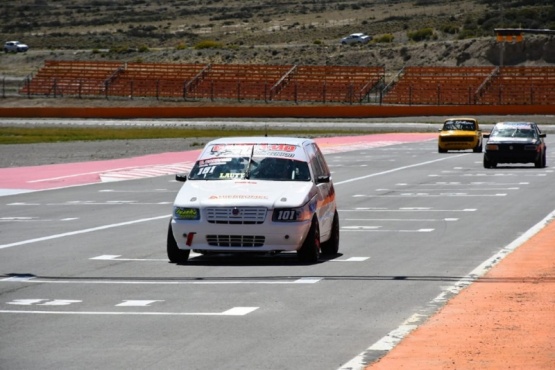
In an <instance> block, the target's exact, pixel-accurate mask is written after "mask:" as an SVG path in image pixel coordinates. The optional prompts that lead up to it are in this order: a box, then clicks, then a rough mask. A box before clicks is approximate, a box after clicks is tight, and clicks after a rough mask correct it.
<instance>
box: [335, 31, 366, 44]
mask: <svg viewBox="0 0 555 370" xmlns="http://www.w3.org/2000/svg"><path fill="white" fill-rule="evenodd" d="M370 40H372V37H371V36H368V35H365V34H364V33H351V34H350V35H349V36H347V37H343V38H342V39H341V44H342V45H350V44H367V43H369V42H370Z"/></svg>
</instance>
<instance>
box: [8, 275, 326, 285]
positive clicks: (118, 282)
mask: <svg viewBox="0 0 555 370" xmlns="http://www.w3.org/2000/svg"><path fill="white" fill-rule="evenodd" d="M322 280H323V278H321V277H303V278H300V279H295V280H272V279H268V280H263V279H259V280H247V278H245V280H233V279H229V280H226V279H225V278H222V280H215V279H212V280H197V278H193V279H191V280H164V279H162V278H161V279H160V280H110V279H99V280H90V279H82V280H80V279H79V278H75V279H72V280H62V279H60V280H52V279H40V278H35V277H32V276H31V277H29V276H21V277H18V276H12V277H8V278H4V279H0V283H14V282H15V283H32V284H105V285H234V284H243V285H248V284H256V285H264V284H266V285H287V284H316V283H318V282H320V281H322Z"/></svg>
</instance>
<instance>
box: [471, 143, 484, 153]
mask: <svg viewBox="0 0 555 370" xmlns="http://www.w3.org/2000/svg"><path fill="white" fill-rule="evenodd" d="M472 151H473V152H474V153H482V143H479V144H478V145H476V147H475V148H474V149H472Z"/></svg>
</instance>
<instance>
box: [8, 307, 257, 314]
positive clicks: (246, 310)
mask: <svg viewBox="0 0 555 370" xmlns="http://www.w3.org/2000/svg"><path fill="white" fill-rule="evenodd" d="M257 309H258V307H233V308H231V309H229V310H227V311H224V312H134V311H127V312H106V311H97V312H95V311H23V310H0V313H26V314H45V315H113V316H126V315H133V316H245V315H248V314H249V313H251V312H253V311H256V310H257Z"/></svg>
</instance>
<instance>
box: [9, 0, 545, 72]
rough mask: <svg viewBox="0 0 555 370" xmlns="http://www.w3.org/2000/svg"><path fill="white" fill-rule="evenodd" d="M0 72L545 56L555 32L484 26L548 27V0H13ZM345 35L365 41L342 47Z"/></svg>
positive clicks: (470, 61)
mask: <svg viewBox="0 0 555 370" xmlns="http://www.w3.org/2000/svg"><path fill="white" fill-rule="evenodd" d="M0 19H2V26H1V28H0V35H1V36H2V38H3V39H4V40H20V41H23V42H25V43H27V44H28V45H29V46H30V47H31V49H30V50H29V51H28V52H27V53H19V54H11V53H5V54H2V55H0V77H4V80H10V79H12V78H15V79H22V78H24V77H25V76H28V75H30V74H32V73H33V72H34V71H36V70H37V69H38V68H40V67H41V66H42V64H43V62H44V60H47V59H53V60H56V59H62V60H118V61H133V62H145V63H147V62H155V63H156V62H157V63H160V62H164V63H250V64H310V65H382V66H385V67H386V71H387V74H388V75H389V76H394V75H396V74H397V73H398V71H399V70H400V69H401V68H403V67H404V66H407V65H417V66H424V65H443V66H477V65H500V64H501V63H502V64H504V65H552V64H555V39H554V38H553V36H551V35H546V34H540V35H533V34H525V35H524V40H523V41H522V42H516V43H510V42H504V43H500V42H497V41H496V38H495V33H494V31H493V30H494V28H496V27H523V28H542V29H544V28H550V27H551V26H554V27H552V28H555V3H553V2H546V1H541V0H537V1H534V0H527V1H522V0H513V1H505V2H503V4H498V2H495V1H491V0H461V1H438V0H420V1H418V0H411V1H409V0H387V1H385V0H374V1H362V0H325V1H324V0H250V1H248V2H245V1H242V0H225V1H224V0H211V1H204V0H187V1H181V0H180V1H178V0H159V1H155V2H147V1H144V0H125V1H118V2H114V1H109V0H95V1H92V2H91V1H88V0H87V1H85V0H71V1H70V0H63V1H57V2H48V1H44V0H20V1H18V2H12V1H9V2H2V3H1V4H0ZM353 32H364V33H367V34H369V35H371V36H372V37H373V40H372V42H370V43H369V44H366V45H354V46H348V45H341V44H340V42H339V40H340V38H341V37H343V36H346V35H348V34H350V33H353Z"/></svg>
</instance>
